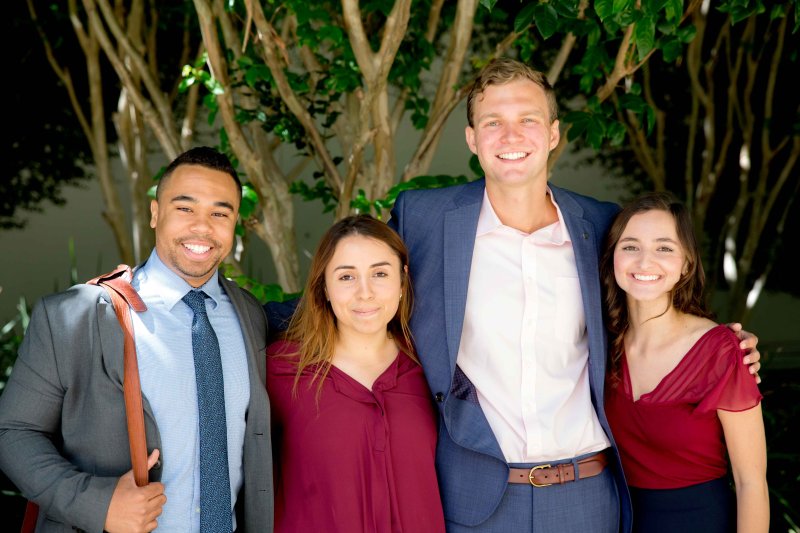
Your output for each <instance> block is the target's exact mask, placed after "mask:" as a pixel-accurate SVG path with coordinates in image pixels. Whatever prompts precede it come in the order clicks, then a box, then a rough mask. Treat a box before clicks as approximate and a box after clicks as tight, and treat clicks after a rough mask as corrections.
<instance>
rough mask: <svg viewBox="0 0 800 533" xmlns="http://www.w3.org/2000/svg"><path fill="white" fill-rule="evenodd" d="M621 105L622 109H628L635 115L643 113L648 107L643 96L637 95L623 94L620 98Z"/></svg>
mask: <svg viewBox="0 0 800 533" xmlns="http://www.w3.org/2000/svg"><path fill="white" fill-rule="evenodd" d="M619 105H620V107H621V108H622V109H628V110H630V111H633V112H634V113H637V114H638V113H641V112H642V111H644V108H645V107H647V103H646V102H645V101H644V99H643V98H642V97H641V96H638V95H635V94H630V93H627V94H623V95H622V96H620V97H619Z"/></svg>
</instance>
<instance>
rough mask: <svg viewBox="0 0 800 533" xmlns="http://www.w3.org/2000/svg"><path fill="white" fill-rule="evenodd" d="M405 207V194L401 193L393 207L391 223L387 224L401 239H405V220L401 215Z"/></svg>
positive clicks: (390, 217)
mask: <svg viewBox="0 0 800 533" xmlns="http://www.w3.org/2000/svg"><path fill="white" fill-rule="evenodd" d="M404 206H405V193H400V194H399V195H398V196H397V200H395V202H394V205H393V206H392V211H391V214H390V215H389V221H388V222H387V224H388V225H389V227H390V228H392V229H393V230H395V231H396V232H397V234H398V235H400V237H403V224H402V222H403V220H402V215H401V213H402V212H403V207H404Z"/></svg>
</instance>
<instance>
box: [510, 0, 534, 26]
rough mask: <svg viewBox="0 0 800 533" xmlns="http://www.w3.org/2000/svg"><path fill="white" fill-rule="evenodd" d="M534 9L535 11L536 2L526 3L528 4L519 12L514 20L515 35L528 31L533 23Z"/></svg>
mask: <svg viewBox="0 0 800 533" xmlns="http://www.w3.org/2000/svg"><path fill="white" fill-rule="evenodd" d="M534 9H536V2H528V4H527V5H526V6H525V7H523V8H522V9H521V10H520V12H519V14H518V15H517V18H515V19H514V31H515V32H516V33H522V32H524V31H525V30H527V29H528V26H530V25H531V22H533V11H534Z"/></svg>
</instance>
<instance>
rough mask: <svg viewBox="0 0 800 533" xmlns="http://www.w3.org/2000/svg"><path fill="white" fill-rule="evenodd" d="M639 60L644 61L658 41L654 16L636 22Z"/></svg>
mask: <svg viewBox="0 0 800 533" xmlns="http://www.w3.org/2000/svg"><path fill="white" fill-rule="evenodd" d="M633 36H634V40H635V42H636V49H637V51H638V52H639V61H643V60H644V59H645V57H647V54H649V53H650V51H651V50H652V49H653V46H654V45H655V42H656V24H655V20H654V19H653V18H652V17H645V18H643V19H642V20H640V21H639V22H637V23H636V27H635V28H634V30H633Z"/></svg>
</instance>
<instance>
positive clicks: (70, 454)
mask: <svg viewBox="0 0 800 533" xmlns="http://www.w3.org/2000/svg"><path fill="white" fill-rule="evenodd" d="M219 279H220V283H221V284H222V286H223V288H224V289H225V292H226V293H227V294H228V296H229V297H230V299H231V302H232V304H233V307H234V308H235V309H236V313H237V315H238V317H239V323H240V325H241V328H242V334H243V336H244V341H245V348H246V351H247V358H248V371H249V375H250V403H249V406H248V410H247V422H246V433H245V439H244V470H245V476H244V487H243V491H242V492H240V494H239V497H238V499H237V511H239V510H240V509H238V508H239V507H243V509H241V511H242V512H243V513H244V514H243V516H241V515H240V517H239V520H238V523H239V527H240V528H241V527H242V526H243V525H244V527H245V529H246V530H247V531H257V532H264V531H266V532H271V531H272V528H273V486H272V451H271V441H270V431H269V401H268V399H267V395H266V388H265V382H266V361H265V355H264V354H265V348H266V335H267V328H266V320H265V317H264V312H263V309H262V307H261V305H260V304H259V302H258V301H257V300H256V299H255V298H254V297H253V296H252V295H251V294H250V293H249V292H247V291H244V290H242V289H240V288H239V287H238V286H236V284H235V283H233V282H231V281H228V280H227V279H225V278H223V277H222V276H221V275H220V277H219ZM122 346H123V337H122V330H121V329H120V327H119V322H118V321H117V317H116V315H115V314H114V308H113V305H112V304H111V302H110V300H109V298H108V295H107V293H106V292H105V290H104V289H102V288H101V287H97V286H93V285H76V286H74V287H72V288H70V289H69V290H67V291H65V292H62V293H59V294H54V295H50V296H47V297H45V298H43V299H42V300H41V301H40V302H39V303H38V304H37V305H36V307H35V309H34V311H33V313H32V315H31V321H30V324H29V326H28V331H27V334H26V335H25V339H24V340H23V343H22V346H21V347H20V350H19V356H18V358H17V361H16V363H15V365H14V369H13V372H12V373H11V376H10V378H9V381H8V383H7V386H6V389H5V390H4V391H3V393H2V396H0V469H2V470H3V471H4V472H5V473H6V475H7V476H8V477H9V479H11V480H12V481H13V482H14V484H15V485H16V486H17V487H18V488H19V489H20V491H21V492H22V494H23V495H24V496H25V497H26V498H28V499H30V500H33V501H35V502H36V503H38V504H39V506H40V512H39V519H38V522H37V531H43V532H51V531H53V532H55V531H74V530H75V529H77V530H85V531H97V532H100V531H102V530H103V525H104V523H105V518H106V513H107V510H108V506H109V503H110V501H111V496H112V494H113V492H114V488H115V487H116V484H117V480H118V478H119V476H121V475H122V474H124V473H125V472H127V471H128V470H130V469H131V463H130V452H129V445H128V433H127V426H126V419H125V404H124V398H123V391H122V381H123V349H122ZM143 403H144V414H145V416H144V419H145V431H146V435H147V449H148V453H149V452H151V451H152V450H153V449H155V448H158V449H159V450H161V438H160V435H159V432H158V427H157V426H156V422H155V419H154V417H153V412H152V410H151V409H150V404H149V403H148V401H147V398H146V397H144V398H143ZM175 408H176V409H179V408H180V406H176V407H175ZM169 460H170V458H169V456H168V455H163V456H162V457H160V460H159V463H158V464H156V466H154V467H153V468H152V469H151V470H150V479H151V481H158V480H160V478H161V472H162V467H163V464H164V463H166V462H168V461H169Z"/></svg>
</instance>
